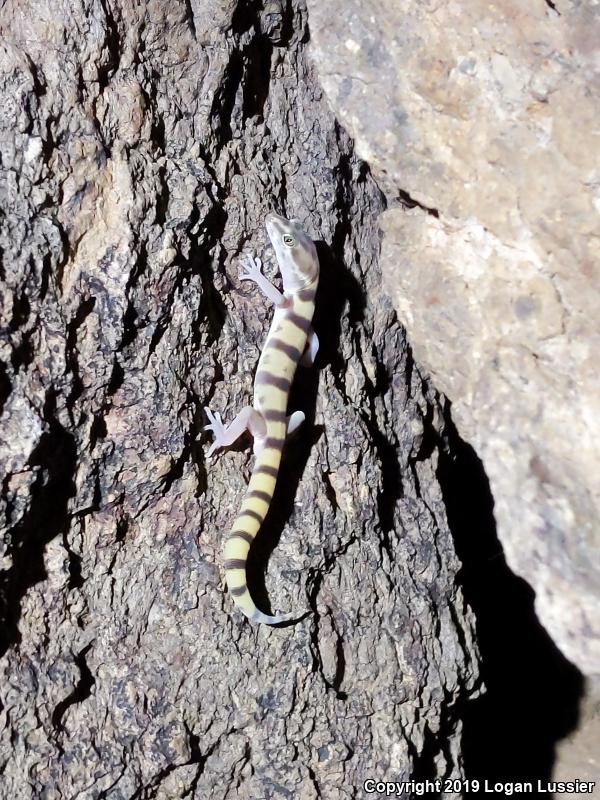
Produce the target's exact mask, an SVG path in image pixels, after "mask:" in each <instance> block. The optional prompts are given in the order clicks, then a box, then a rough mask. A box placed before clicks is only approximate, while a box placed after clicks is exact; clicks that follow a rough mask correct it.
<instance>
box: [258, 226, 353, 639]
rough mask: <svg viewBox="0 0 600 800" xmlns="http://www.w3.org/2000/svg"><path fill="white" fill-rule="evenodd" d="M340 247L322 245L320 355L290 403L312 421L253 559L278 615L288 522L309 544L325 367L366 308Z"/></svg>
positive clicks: (290, 454) (291, 451) (284, 470)
mask: <svg viewBox="0 0 600 800" xmlns="http://www.w3.org/2000/svg"><path fill="white" fill-rule="evenodd" d="M342 235H343V232H341V233H340V237H341V236H342ZM336 244H337V243H336V240H335V238H334V241H333V242H332V247H331V249H330V248H329V247H327V246H326V245H325V244H323V243H322V242H316V245H317V252H318V255H319V263H320V265H321V272H320V278H319V288H318V290H317V296H316V301H315V315H314V318H313V327H314V329H315V331H316V333H317V336H318V337H319V352H318V354H317V358H316V362H315V364H314V366H313V367H311V368H309V369H305V368H304V367H303V366H301V365H300V366H298V370H297V372H296V377H295V378H294V383H293V386H292V390H291V392H290V398H289V403H288V413H291V412H292V411H296V410H297V409H299V410H301V411H304V413H305V415H306V419H305V421H304V423H303V424H302V426H301V428H300V429H299V431H298V432H297V433H294V434H293V435H292V436H291V437H290V441H289V442H288V443H287V444H286V446H285V448H284V451H283V458H282V461H281V468H280V471H279V476H278V478H277V484H276V486H275V493H274V495H273V499H272V502H271V506H270V508H269V513H268V514H267V517H266V519H265V521H264V522H263V524H262V526H261V529H260V531H259V533H258V536H257V537H256V539H255V541H254V542H253V544H252V547H251V548H250V553H249V555H248V566H247V581H248V588H249V589H250V593H251V595H252V598H253V599H254V602H255V603H256V605H257V606H258V608H260V610H261V611H264V612H265V613H268V614H270V613H272V610H271V606H270V601H269V595H268V592H267V589H266V585H265V576H266V573H267V567H268V562H269V558H270V557H271V554H272V553H273V551H274V550H275V548H276V547H277V545H278V543H279V540H280V537H281V534H282V532H283V529H284V527H285V525H286V523H287V522H288V521H290V520H291V519H292V518H293V517H294V514H295V521H296V524H297V525H298V527H299V528H300V534H299V536H298V541H299V542H302V541H303V540H304V539H305V534H304V532H303V531H302V519H301V514H302V510H301V509H297V508H296V509H295V508H294V502H295V499H296V497H297V492H298V486H299V483H300V480H301V478H302V475H303V473H304V469H305V467H306V463H307V461H308V458H309V456H310V451H311V448H312V447H313V446H314V445H315V444H316V442H317V441H318V440H319V439H320V437H321V435H322V433H323V426H322V425H315V411H316V402H317V391H318V387H319V375H320V372H321V370H322V369H323V368H324V367H325V366H330V367H331V368H332V370H333V371H334V372H335V371H336V370H339V369H340V365H342V364H343V359H342V357H341V354H340V352H339V344H340V336H341V325H342V317H343V312H344V309H345V308H346V307H347V308H348V313H349V315H350V317H351V319H353V320H357V319H360V318H361V316H362V312H363V308H364V298H363V294H362V291H361V289H360V285H359V283H358V281H356V279H355V278H354V276H353V275H352V274H351V272H350V271H349V270H348V269H347V268H346V267H345V266H343V257H342V253H343V247H342V246H341V245H340V247H337V246H336ZM338 253H339V255H337V254H338ZM305 577H306V576H305ZM282 578H283V580H286V581H288V585H289V584H291V583H293V582H294V580H295V579H297V577H296V574H295V573H293V574H292V573H287V574H286V573H285V572H283V573H282ZM298 606H300V607H304V608H305V607H306V606H307V601H304V600H303V601H301V602H300V603H298V602H297V603H296V607H298ZM288 610H293V609H288V608H279V607H277V608H276V609H275V611H276V612H285V611H288ZM295 622H296V620H295V621H294V622H291V623H285V625H286V626H287V625H293V624H295ZM281 627H284V626H283V625H282V626H281Z"/></svg>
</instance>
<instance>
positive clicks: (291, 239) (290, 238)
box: [282, 233, 296, 247]
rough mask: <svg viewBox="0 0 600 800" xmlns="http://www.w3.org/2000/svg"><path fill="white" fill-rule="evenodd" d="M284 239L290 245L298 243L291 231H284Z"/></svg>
mask: <svg viewBox="0 0 600 800" xmlns="http://www.w3.org/2000/svg"><path fill="white" fill-rule="evenodd" d="M282 239H283V243H284V244H287V246H288V247H293V246H294V245H295V244H296V240H295V239H294V237H293V236H290V234H289V233H284V234H283V236H282Z"/></svg>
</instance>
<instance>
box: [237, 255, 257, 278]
mask: <svg viewBox="0 0 600 800" xmlns="http://www.w3.org/2000/svg"><path fill="white" fill-rule="evenodd" d="M260 277H262V261H261V260H260V258H259V257H258V256H253V255H250V254H248V255H245V256H244V257H243V258H242V262H241V265H240V271H239V279H240V280H241V281H254V283H257V282H258V280H259V278H260Z"/></svg>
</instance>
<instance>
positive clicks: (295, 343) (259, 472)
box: [204, 214, 319, 625]
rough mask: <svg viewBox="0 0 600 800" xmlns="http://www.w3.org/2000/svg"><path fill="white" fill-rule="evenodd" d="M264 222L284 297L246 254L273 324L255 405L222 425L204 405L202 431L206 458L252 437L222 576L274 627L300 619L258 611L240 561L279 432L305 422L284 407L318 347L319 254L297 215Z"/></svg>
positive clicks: (270, 486) (246, 274)
mask: <svg viewBox="0 0 600 800" xmlns="http://www.w3.org/2000/svg"><path fill="white" fill-rule="evenodd" d="M265 226H266V229H267V233H268V235H269V239H270V240H271V244H272V245H273V248H274V250H275V255H276V257H277V262H278V265H279V269H280V271H281V276H282V279H283V294H281V292H279V290H278V289H276V288H275V286H273V284H271V283H270V282H269V281H268V280H267V279H266V278H265V276H264V275H263V274H262V272H261V268H262V262H261V260H260V258H256V257H253V256H251V255H250V256H247V258H246V259H245V261H244V262H242V269H241V271H240V279H241V280H248V281H254V283H256V285H257V286H258V287H259V289H260V290H261V291H262V292H263V294H264V295H265V296H266V297H267V298H268V299H269V300H271V301H272V302H273V303H274V304H275V313H274V316H273V322H272V323H271V327H270V329H269V333H268V336H267V341H266V342H265V346H264V348H263V351H262V354H261V356H260V359H259V362H258V369H257V372H256V378H255V380H254V403H253V405H252V406H248V407H246V408H244V409H243V410H242V411H240V412H239V414H238V415H237V417H236V418H235V419H234V420H233V422H231V423H230V424H229V425H228V426H227V427H225V426H224V425H223V423H222V421H221V417H220V415H219V414H218V413H217V412H215V413H213V412H212V411H211V410H210V409H209V408H205V409H204V410H205V412H206V415H207V417H208V420H209V424H208V425H206V426H205V428H204V430H210V431H212V433H213V434H214V437H215V439H214V442H213V443H212V445H211V447H210V449H209V451H208V456H210V455H212V453H213V452H214V450H216V449H217V448H219V447H227V446H229V445H231V444H233V442H235V440H236V439H237V438H238V437H239V436H241V435H242V433H244V431H245V430H248V431H249V432H250V433H251V434H252V436H253V437H254V454H255V456H256V462H255V464H254V469H253V470H252V476H251V478H250V483H249V484H248V489H247V491H246V495H245V497H244V500H243V502H242V507H241V510H240V513H239V514H238V516H237V518H236V520H235V522H234V524H233V528H232V530H231V533H230V534H229V536H228V537H227V539H226V541H225V547H224V567H225V578H226V581H227V586H228V588H229V591H230V593H231V596H232V597H233V600H234V602H235V604H236V605H237V606H238V607H239V608H240V609H241V610H242V611H243V613H244V614H245V615H246V616H247V617H248V618H249V619H250V620H251V621H252V622H262V623H264V624H266V625H277V624H278V623H280V622H288V621H290V620H294V619H299V618H300V617H301V616H304V614H295V613H293V612H292V613H288V614H277V615H276V616H270V615H268V614H263V612H262V611H260V610H259V609H258V608H257V607H256V605H255V604H254V601H253V600H252V597H251V596H250V592H249V591H248V586H247V583H246V560H247V557H248V551H249V550H250V545H251V544H252V542H253V540H254V538H255V536H256V534H257V533H258V531H259V529H260V526H261V524H262V522H263V520H264V518H265V517H266V515H267V511H268V510H269V506H270V504H271V499H272V497H273V492H274V491H275V483H276V481H277V474H278V472H279V464H280V462H281V452H282V450H283V445H284V442H285V439H286V436H287V435H288V434H290V433H292V432H293V431H294V430H296V428H298V426H299V425H301V424H302V422H303V421H304V414H303V412H302V411H295V412H294V413H293V414H292V415H291V416H290V417H287V416H286V412H287V403H288V396H289V392H290V387H291V385H292V380H293V378H294V373H295V372H296V367H297V365H298V363H299V362H300V361H302V363H303V364H306V365H310V364H312V363H313V362H314V359H315V356H316V354H317V350H318V347H319V340H318V339H317V336H316V334H315V332H314V331H313V329H312V327H311V321H312V316H313V311H314V307H315V294H316V291H317V284H318V282H319V259H318V257H317V250H316V247H315V245H314V242H312V241H311V239H310V238H309V237H308V236H307V235H306V233H305V232H304V231H303V230H302V228H301V226H300V224H299V222H298V221H297V220H293V219H292V220H287V219H285V217H281V216H279V215H278V214H268V215H267V217H266V219H265Z"/></svg>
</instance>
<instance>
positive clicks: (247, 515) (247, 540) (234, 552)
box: [223, 439, 307, 625]
mask: <svg viewBox="0 0 600 800" xmlns="http://www.w3.org/2000/svg"><path fill="white" fill-rule="evenodd" d="M269 444H270V442H269V440H268V439H267V441H266V442H265V446H264V447H263V448H262V449H261V450H260V452H259V454H258V455H257V457H256V464H255V465H254V470H253V471H252V477H251V478H250V483H249V484H248V490H247V491H246V495H245V497H244V500H243V502H242V508H241V510H240V513H239V514H238V516H237V518H236V520H235V522H234V524H233V528H232V530H231V533H230V534H229V536H228V537H227V539H226V541H225V547H224V551H223V555H224V567H225V580H226V581H227V586H228V588H229V592H230V594H231V596H232V597H233V600H234V602H235V604H236V605H237V607H238V608H239V609H240V610H241V611H242V612H243V613H244V614H245V615H246V616H247V617H248V619H250V620H252V622H262V623H264V624H265V625H278V624H279V623H281V622H291V621H292V620H299V619H301V618H302V617H303V616H304V615H305V614H306V613H307V612H302V613H295V612H290V613H288V614H276V615H275V616H271V615H269V614H263V612H262V611H260V610H259V609H258V608H257V607H256V605H255V604H254V601H253V600H252V597H251V595H250V592H249V590H248V584H247V583H246V561H247V559H248V551H249V550H250V545H251V544H252V542H253V541H254V538H255V537H256V534H257V533H258V531H259V529H260V526H261V525H262V523H263V520H264V518H265V517H266V516H267V511H268V510H269V506H270V505H271V499H272V497H273V492H274V491H275V482H276V481H277V474H278V472H279V464H280V462H281V446H282V442H281V443H279V441H278V442H277V443H276V444H277V446H276V447H275V446H274V447H269ZM274 444H275V443H274Z"/></svg>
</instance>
